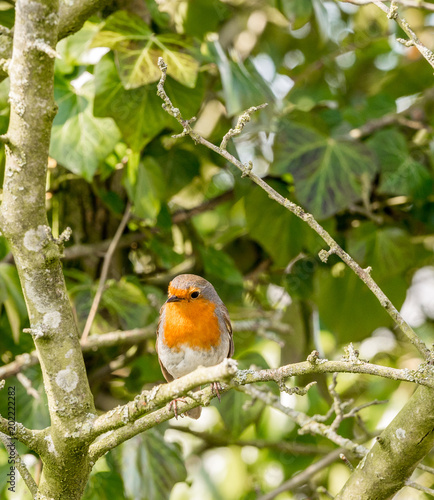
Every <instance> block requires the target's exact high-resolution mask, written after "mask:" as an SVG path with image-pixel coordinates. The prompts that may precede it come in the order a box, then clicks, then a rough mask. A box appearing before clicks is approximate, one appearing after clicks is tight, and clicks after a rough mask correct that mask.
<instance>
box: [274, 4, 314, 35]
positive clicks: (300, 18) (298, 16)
mask: <svg viewBox="0 0 434 500" xmlns="http://www.w3.org/2000/svg"><path fill="white" fill-rule="evenodd" d="M277 5H278V8H279V10H280V11H281V12H283V14H285V16H286V17H287V18H288V20H289V21H290V23H291V29H293V30H296V29H299V28H301V27H302V26H304V25H305V24H306V22H307V21H308V20H309V18H310V16H311V15H312V0H278V2H277Z"/></svg>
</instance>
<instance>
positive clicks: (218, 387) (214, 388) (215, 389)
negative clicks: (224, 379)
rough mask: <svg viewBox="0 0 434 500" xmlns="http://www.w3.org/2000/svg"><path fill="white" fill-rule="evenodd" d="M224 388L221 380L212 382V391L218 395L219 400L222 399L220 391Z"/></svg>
mask: <svg viewBox="0 0 434 500" xmlns="http://www.w3.org/2000/svg"><path fill="white" fill-rule="evenodd" d="M221 390H222V386H221V384H220V382H211V391H212V392H213V394H215V395H216V396H217V397H218V400H219V402H220V401H221V397H220V391H221Z"/></svg>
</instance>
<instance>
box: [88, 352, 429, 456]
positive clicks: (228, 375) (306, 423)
mask: <svg viewBox="0 0 434 500" xmlns="http://www.w3.org/2000/svg"><path fill="white" fill-rule="evenodd" d="M309 359H310V360H309V361H305V362H302V363H295V364H292V365H286V366H282V367H280V368H277V369H265V370H238V371H237V370H236V365H235V362H234V361H233V360H225V361H224V362H223V363H221V364H219V365H216V366H213V367H208V368H203V367H201V368H198V369H197V370H195V371H194V372H191V373H189V374H188V375H186V376H185V377H181V378H179V379H176V380H174V381H172V382H170V383H168V384H163V385H159V386H155V387H154V388H153V389H152V390H151V391H144V392H142V393H141V394H140V395H138V396H136V397H135V399H134V400H133V401H130V402H129V403H127V404H125V405H123V406H119V407H117V408H115V409H113V410H111V411H109V412H107V413H106V414H104V415H102V416H100V417H98V418H97V419H95V420H94V422H93V425H92V426H91V427H89V428H88V429H85V430H84V434H83V436H85V437H86V439H90V440H94V439H96V438H97V437H98V436H100V435H101V434H104V433H107V432H109V431H115V432H114V433H111V434H110V437H108V438H107V439H106V438H103V439H102V441H104V442H101V441H97V442H96V443H94V445H92V446H93V450H94V451H93V452H92V453H95V456H101V455H100V453H101V454H103V453H105V452H106V451H107V450H109V449H111V448H112V447H114V446H117V444H119V443H121V442H123V441H125V440H126V439H129V438H130V437H132V436H134V435H136V434H137V433H139V432H142V431H143V430H146V429H148V428H150V427H153V426H155V425H157V424H159V423H161V422H162V421H166V420H167V419H169V418H171V417H172V416H174V411H173V410H170V409H169V408H167V409H166V410H165V411H163V412H161V411H160V410H157V409H158V408H160V407H161V406H162V405H165V404H166V403H168V402H170V401H172V400H173V399H175V398H180V397H182V396H184V395H185V394H187V395H188V397H187V398H185V402H179V404H178V413H180V414H181V413H184V412H185V411H186V410H190V409H192V408H195V407H197V406H206V405H208V404H209V402H210V401H211V399H212V398H213V397H215V395H214V394H213V393H212V392H210V391H208V390H207V389H205V390H203V391H198V392H194V393H192V392H190V391H192V390H193V389H194V388H196V387H198V386H200V385H203V384H206V383H209V382H215V381H220V382H222V383H225V384H226V385H224V387H223V388H222V390H221V391H220V392H221V393H222V394H223V393H225V392H227V391H229V390H230V389H233V388H239V389H240V390H243V391H244V392H247V393H248V394H251V395H253V396H254V397H258V398H259V399H262V400H264V401H265V402H267V404H273V405H276V404H278V405H280V402H279V400H278V398H276V397H275V396H274V395H273V394H271V393H269V394H267V395H266V396H265V395H264V393H263V392H261V391H259V389H255V388H252V387H243V386H246V385H247V384H253V383H256V382H269V381H274V382H276V383H277V384H278V386H279V387H280V388H281V389H282V388H283V385H284V381H285V380H286V379H288V378H289V377H294V376H299V375H306V374H312V373H334V372H348V373H367V374H370V375H379V376H384V377H386V378H391V379H393V380H401V381H407V382H408V381H411V382H415V383H419V384H425V385H427V386H429V387H434V380H433V378H432V377H431V376H430V374H431V372H432V370H433V368H432V367H431V366H430V365H426V367H422V368H421V369H420V370H416V371H410V370H399V369H396V368H389V367H383V366H378V365H371V364H369V363H366V362H363V361H360V360H358V359H346V360H343V361H327V360H319V359H318V358H317V357H316V356H315V355H311V356H310V357H309ZM425 369H426V370H427V371H424V370H425ZM241 387H243V388H242V389H241ZM286 389H287V390H288V391H289V392H297V393H305V392H306V391H305V390H304V391H302V390H297V388H294V389H288V388H286ZM282 390H284V389H282ZM259 393H261V394H260V395H258V394H259ZM281 408H285V407H283V406H281V405H280V406H279V409H281ZM363 408H364V406H361V407H359V408H358V411H360V410H361V409H363ZM155 410H156V411H155ZM282 411H284V412H285V413H287V414H288V415H289V416H290V417H291V418H292V419H294V420H295V421H296V422H297V424H298V425H300V426H301V427H303V428H304V432H314V433H318V434H321V435H323V436H325V437H327V438H328V439H331V440H332V441H333V442H335V443H336V444H338V446H343V447H345V448H347V449H350V450H351V451H352V452H353V453H355V454H358V455H359V456H363V455H364V454H365V453H366V451H367V450H366V449H365V448H363V447H362V446H361V445H358V444H355V443H353V442H351V441H350V440H345V438H342V437H341V436H339V435H338V434H337V433H336V430H335V428H334V427H332V426H326V425H324V424H322V423H321V422H318V420H317V419H316V418H315V417H307V416H306V415H304V414H302V413H300V412H297V411H295V410H292V409H289V408H285V409H284V410H282ZM355 411H356V410H354V411H353V413H351V412H350V413H349V414H346V415H344V418H349V417H351V416H353V414H354V412H355ZM151 412H152V413H151ZM145 413H146V414H148V415H147V416H146V418H145V417H142V415H144V414H145ZM153 415H154V416H155V417H154V419H153V421H152V420H149V419H148V417H149V418H151V417H152V416H153ZM115 443H116V444H115ZM102 450H104V451H102Z"/></svg>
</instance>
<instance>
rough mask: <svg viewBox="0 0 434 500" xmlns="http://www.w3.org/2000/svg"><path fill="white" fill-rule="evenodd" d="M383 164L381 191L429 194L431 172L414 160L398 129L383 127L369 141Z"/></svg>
mask: <svg viewBox="0 0 434 500" xmlns="http://www.w3.org/2000/svg"><path fill="white" fill-rule="evenodd" d="M368 145H369V147H370V148H371V149H372V150H373V151H374V152H375V154H376V155H377V157H378V160H379V165H380V172H381V177H380V185H379V191H380V192H381V193H387V194H392V195H410V196H415V197H417V198H425V197H426V196H428V195H429V194H430V193H431V191H432V187H433V180H432V178H431V176H430V173H429V172H428V170H427V169H426V168H425V166H424V165H422V164H421V163H420V162H418V161H416V160H414V159H413V158H412V157H411V155H410V153H409V151H408V147H407V142H406V139H405V137H404V136H403V135H402V134H401V133H399V132H398V131H397V130H394V129H390V130H380V131H379V132H377V133H376V134H375V135H374V136H373V137H372V138H371V139H369V141H368Z"/></svg>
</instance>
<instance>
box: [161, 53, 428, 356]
mask: <svg viewBox="0 0 434 500" xmlns="http://www.w3.org/2000/svg"><path fill="white" fill-rule="evenodd" d="M158 66H159V68H160V70H161V78H160V81H159V83H158V85H157V94H158V96H159V97H161V99H162V100H163V102H164V104H163V108H164V109H165V110H166V111H167V113H169V114H170V115H171V116H173V117H174V118H176V120H177V121H178V122H179V123H180V124H181V125H182V127H183V131H182V133H181V134H179V135H180V136H184V135H189V136H190V137H191V138H192V139H193V141H194V142H195V143H196V144H202V145H203V146H206V147H207V148H209V149H211V150H212V151H214V152H215V153H217V154H218V155H220V156H222V157H223V158H225V159H226V160H227V161H229V162H230V163H232V165H234V166H236V167H237V168H238V169H239V170H240V171H241V173H242V177H250V179H251V180H252V181H253V182H254V183H255V184H257V185H258V186H260V187H261V188H262V189H263V190H264V191H265V192H266V193H267V194H268V196H269V197H270V198H272V199H273V200H275V201H277V203H279V204H280V205H282V206H283V207H285V208H286V209H287V210H289V211H290V212H292V213H293V214H294V215H296V216H297V217H299V218H300V219H301V220H303V221H304V222H305V223H306V224H308V225H309V226H310V227H311V228H312V229H313V230H314V231H315V232H316V233H317V234H318V235H319V236H320V237H321V238H322V239H323V240H324V241H325V242H326V243H327V245H328V246H329V247H330V249H329V250H321V252H320V253H319V257H320V259H321V260H322V261H323V262H327V259H328V257H329V256H330V255H331V254H336V255H338V256H339V257H340V258H341V259H342V260H343V261H344V262H345V264H347V266H348V267H350V269H352V270H353V271H354V273H356V274H357V276H358V277H359V278H360V279H361V280H362V281H363V282H364V283H365V284H366V286H367V287H368V288H369V289H370V290H371V292H372V293H373V294H374V295H375V296H376V297H377V299H378V300H379V302H380V304H381V306H382V307H383V308H384V309H385V310H386V311H387V312H388V314H389V315H390V317H391V318H392V319H393V320H394V321H395V323H396V324H397V325H398V327H399V329H400V330H401V332H402V333H403V334H404V335H405V336H406V337H407V338H408V339H409V341H410V342H411V343H412V344H413V345H414V346H415V347H416V349H417V350H418V351H419V352H420V353H421V355H422V356H423V357H424V358H426V359H429V360H432V359H433V357H434V356H433V353H432V352H431V351H430V350H429V349H428V348H427V346H426V345H425V343H424V342H423V341H422V340H421V339H420V338H419V337H418V336H417V335H416V333H415V332H414V330H413V329H412V328H411V326H410V325H409V324H408V323H407V322H406V321H405V320H404V318H403V317H402V316H401V314H400V313H399V311H398V310H397V309H396V307H395V306H394V305H393V304H392V302H391V301H390V300H389V298H388V297H387V296H386V294H385V293H384V292H383V291H382V290H381V288H380V287H379V286H378V285H377V283H376V282H375V281H374V280H373V278H372V277H371V275H370V269H369V268H368V269H363V268H362V267H361V266H359V264H357V262H356V261H355V260H354V259H353V258H352V257H351V256H350V255H348V253H347V252H345V251H344V249H343V248H342V247H340V246H339V245H338V243H337V242H336V241H335V240H334V239H333V238H332V237H331V236H330V234H329V233H328V232H327V231H326V230H325V229H324V228H323V227H322V226H321V225H320V224H319V223H318V222H317V221H316V220H315V219H314V217H313V216H312V215H311V214H309V213H307V212H305V211H304V210H303V209H302V208H301V207H300V206H298V205H297V204H295V203H294V202H292V201H290V200H288V199H287V198H284V197H283V196H282V195H281V194H279V193H278V192H277V191H276V190H274V189H273V188H272V187H271V186H270V185H269V184H267V183H266V182H265V181H264V180H263V179H262V178H261V177H259V176H258V175H256V174H255V173H253V171H252V168H253V164H252V163H251V162H249V163H248V164H247V165H244V164H243V163H242V162H240V161H239V160H238V159H237V158H235V157H234V156H233V155H231V154H230V153H228V152H227V151H226V150H225V149H221V148H219V147H218V146H216V145H215V144H212V143H211V142H209V141H207V140H206V139H204V138H203V137H202V136H200V135H199V134H197V133H196V132H195V131H194V130H193V129H192V127H191V121H190V120H184V119H183V117H182V115H181V112H180V111H179V109H178V108H175V107H174V106H173V104H172V102H171V100H170V98H169V96H168V95H167V93H166V91H165V90H164V83H165V81H166V72H167V65H166V63H165V62H164V60H163V58H161V57H160V58H159V60H158Z"/></svg>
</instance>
